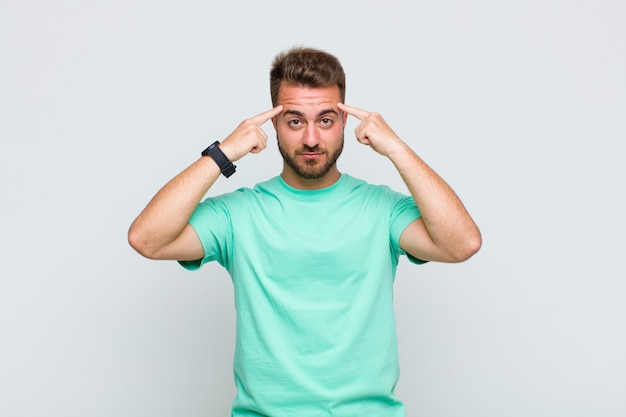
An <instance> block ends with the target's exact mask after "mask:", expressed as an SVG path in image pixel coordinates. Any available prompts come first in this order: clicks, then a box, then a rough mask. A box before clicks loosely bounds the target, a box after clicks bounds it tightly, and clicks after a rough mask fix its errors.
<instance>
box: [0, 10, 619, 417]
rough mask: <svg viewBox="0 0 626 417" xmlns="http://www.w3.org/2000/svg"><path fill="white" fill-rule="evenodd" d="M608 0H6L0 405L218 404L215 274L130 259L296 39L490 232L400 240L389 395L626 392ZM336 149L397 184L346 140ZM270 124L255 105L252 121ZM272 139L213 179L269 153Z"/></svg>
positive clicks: (612, 26) (446, 408) (253, 165)
mask: <svg viewBox="0 0 626 417" xmlns="http://www.w3.org/2000/svg"><path fill="white" fill-rule="evenodd" d="M625 12H626V3H624V2H623V1H618V0H615V1H610V0H599V1H579V2H570V1H565V0H560V1H558V0H541V1H539V0H527V1H508V2H506V1H495V0H491V1H489V0H470V1H460V0H450V1H434V0H425V1H419V2H409V1H406V2H402V1H393V0H391V1H385V2H383V1H377V2H373V1H364V0H350V1H328V0H322V1H316V2H303V1H286V0H283V1H266V2H263V1H228V2H209V1H204V2H201V1H185V0H183V1H176V2H174V1H170V2H166V1H158V0H157V1H154V0H150V1H148V0H145V1H139V0H124V1H122V0H108V1H104V0H99V1H90V2H87V1H68V0H59V1H43V0H24V1H22V0H20V1H9V0H0V164H1V165H0V192H1V194H0V195H1V200H0V210H1V216H0V245H1V247H0V249H1V250H0V256H1V260H2V262H1V263H0V415H2V416H7V417H31V416H44V415H45V416H48V417H55V416H59V417H61V416H62V417H83V416H90V417H100V416H115V417H125V416H129V417H130V416H133V417H141V416H146V417H147V416H150V417H160V416H163V417H165V416H174V415H176V416H188V417H193V416H226V415H229V410H230V403H231V401H232V398H233V395H234V384H233V376H232V358H233V346H234V307H233V299H232V298H233V297H232V284H231V282H230V279H229V277H228V275H227V274H226V273H225V271H224V270H223V269H221V268H220V267H219V266H218V265H217V264H215V265H208V266H206V267H204V268H203V269H202V270H201V271H199V272H193V273H192V272H187V271H185V270H183V269H182V268H180V267H179V266H178V265H177V264H176V263H175V262H156V261H149V260H146V259H143V258H141V257H140V256H139V255H138V254H136V253H135V252H134V251H133V250H132V249H131V248H130V247H129V245H128V244H127V241H126V232H127V229H128V227H129V225H130V223H131V222H132V220H133V219H134V218H135V217H136V216H137V215H138V214H139V212H140V211H141V210H142V209H143V207H144V206H145V205H146V204H147V202H148V201H149V199H150V198H151V197H152V196H153V195H154V194H155V193H156V192H157V191H158V189H159V188H160V187H161V186H162V185H163V184H165V182H166V181H168V180H169V179H170V178H172V177H173V176H175V175H176V174H177V173H178V172H179V171H181V170H182V169H184V168H185V167H186V166H187V165H189V164H190V163H192V162H193V161H194V160H195V159H196V158H198V156H199V153H200V151H201V150H202V149H204V147H206V146H207V145H208V144H209V143H211V142H213V141H214V140H221V139H223V138H224V137H226V136H227V135H228V134H229V133H230V132H231V131H232V130H233V129H234V128H235V127H236V126H237V125H238V124H239V123H240V122H241V121H242V120H243V119H245V118H248V117H251V116H253V115H255V114H258V113H260V112H262V111H264V110H267V109H269V108H270V107H271V104H270V100H269V91H268V90H269V89H268V84H269V83H268V70H269V66H270V64H271V60H272V58H273V57H274V55H275V54H276V53H278V52H280V51H282V50H284V49H286V48H289V47H291V46H293V45H307V46H314V47H318V48H322V49H325V50H327V51H329V52H331V53H333V54H335V55H337V56H338V57H339V58H340V59H341V60H342V62H343V64H344V67H345V69H346V72H347V76H348V83H347V84H348V95H347V103H348V104H351V105H353V106H356V107H361V108H364V109H367V110H371V111H377V112H379V113H381V114H382V115H383V116H384V117H385V119H386V120H387V122H388V123H389V124H390V125H391V126H392V127H393V129H394V130H395V131H396V133H398V134H399V135H400V136H401V137H402V138H403V139H404V140H405V141H406V142H407V143H409V144H410V145H411V147H412V148H413V149H414V150H415V151H416V152H417V153H418V154H419V155H421V156H422V157H423V158H424V159H425V160H426V161H427V162H428V163H429V164H430V165H431V166H432V167H433V168H434V169H435V170H436V171H437V172H439V173H440V174H441V176H442V177H443V178H444V179H446V180H447V181H448V182H449V183H450V184H451V185H452V187H453V188H454V189H455V190H456V191H457V193H458V194H459V195H460V197H461V199H462V200H463V201H464V203H465V204H466V206H467V208H468V209H469V211H470V213H471V214H472V215H473V217H474V218H475V220H476V222H477V223H478V225H479V226H480V228H481V230H482V233H483V239H484V245H483V248H482V250H481V251H480V252H479V253H478V254H477V255H476V256H475V257H474V258H472V259H471V260H470V261H468V262H466V263H462V264H455V265H445V264H434V263H431V264H427V265H424V266H419V267H417V266H413V265H410V264H409V263H408V261H407V260H406V259H403V260H402V261H401V264H400V267H399V270H398V276H397V278H396V300H395V301H396V312H397V321H398V333H399V341H400V354H401V358H400V360H401V367H402V372H401V378H400V382H399V384H398V387H397V393H398V395H399V396H400V397H401V398H402V399H403V400H404V401H405V403H406V408H407V416H408V417H409V416H424V417H427V416H432V417H448V416H450V417H452V416H463V417H474V416H475V417H491V416H493V417H501V416H507V417H517V416H519V417H527V416H534V417H540V416H546V417H547V416H550V417H553V416H568V417H572V416H581V417H582V416H585V417H587V416H591V415H593V416H603V417H613V416H615V417H617V416H624V415H626V399H625V398H626V397H625V396H624V393H626V359H625V357H626V355H624V352H626V331H625V329H626V320H625V319H626V307H625V303H624V300H625V299H626V285H625V284H624V279H625V278H626V267H625V266H624V263H623V257H624V250H625V249H626V244H625V238H624V235H625V232H626V227H625V226H626V222H625V220H624V213H625V212H626V195H625V189H626V184H625V183H626V181H625V180H626V168H625V165H624V162H623V159H624V156H625V155H626V145H625V142H626V141H625V140H626V79H625V78H626V77H625V74H626V26H625V25H624V20H625V17H626V13H625ZM355 126H356V123H355V121H354V119H351V121H350V124H349V126H348V128H347V130H346V146H345V150H344V153H343V155H342V157H341V158H340V161H339V167H340V169H341V170H342V171H344V172H348V173H350V174H352V175H354V176H357V177H361V178H364V179H366V180H368V181H370V182H374V183H384V184H389V185H390V186H392V187H393V188H395V189H398V190H401V191H404V190H406V187H405V186H404V184H403V183H402V181H401V179H400V178H399V176H398V174H397V173H396V171H395V170H394V168H393V166H392V165H391V163H390V162H389V161H388V160H386V159H384V158H382V157H380V156H379V155H377V154H376V153H375V152H373V151H372V150H371V149H369V148H367V147H364V146H362V145H359V144H358V143H356V141H355V140H354V138H353V134H352V131H353V129H354V127H355ZM265 128H266V130H267V132H268V134H269V135H270V137H271V138H273V137H274V132H273V131H272V129H271V124H267V125H266V126H265ZM280 168H281V159H280V156H279V155H278V151H277V150H276V146H275V141H274V140H273V139H272V140H270V144H269V146H268V148H267V149H266V150H265V151H264V152H262V153H261V154H259V155H250V156H248V157H246V158H244V159H242V160H241V161H239V163H238V171H237V173H236V175H234V176H233V177H231V178H230V179H228V180H226V179H220V180H219V181H218V183H217V184H216V185H215V187H214V189H212V190H211V194H218V193H222V192H226V191H230V190H234V189H235V188H238V187H241V186H251V185H253V184H254V183H256V182H257V181H260V180H263V179H266V178H268V177H270V176H273V175H276V174H278V173H279V172H280Z"/></svg>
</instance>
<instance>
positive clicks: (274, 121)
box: [272, 116, 278, 130]
mask: <svg viewBox="0 0 626 417" xmlns="http://www.w3.org/2000/svg"><path fill="white" fill-rule="evenodd" d="M277 121H278V116H274V117H272V125H274V130H276V122H277Z"/></svg>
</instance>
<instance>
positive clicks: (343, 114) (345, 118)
mask: <svg viewBox="0 0 626 417" xmlns="http://www.w3.org/2000/svg"><path fill="white" fill-rule="evenodd" d="M342 119H343V120H342V122H343V127H344V129H345V128H346V124H347V123H348V113H346V112H345V111H344V112H342Z"/></svg>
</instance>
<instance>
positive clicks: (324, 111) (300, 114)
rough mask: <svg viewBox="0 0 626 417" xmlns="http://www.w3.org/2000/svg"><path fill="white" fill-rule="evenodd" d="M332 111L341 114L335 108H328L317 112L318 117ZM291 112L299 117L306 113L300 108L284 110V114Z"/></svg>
mask: <svg viewBox="0 0 626 417" xmlns="http://www.w3.org/2000/svg"><path fill="white" fill-rule="evenodd" d="M331 113H332V114H335V115H339V113H337V111H336V110H334V109H326V110H322V111H320V112H319V113H318V114H317V116H316V117H321V116H324V115H327V114H331ZM289 114H293V115H295V116H298V117H304V113H302V112H301V111H298V110H285V111H284V112H283V115H289Z"/></svg>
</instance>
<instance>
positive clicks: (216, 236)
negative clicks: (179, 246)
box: [179, 198, 233, 270]
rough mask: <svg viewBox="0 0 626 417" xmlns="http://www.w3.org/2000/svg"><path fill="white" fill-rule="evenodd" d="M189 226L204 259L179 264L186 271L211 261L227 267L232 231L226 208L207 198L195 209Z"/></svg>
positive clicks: (223, 204) (217, 200)
mask: <svg viewBox="0 0 626 417" xmlns="http://www.w3.org/2000/svg"><path fill="white" fill-rule="evenodd" d="M189 224H190V225H191V227H192V228H193V229H194V231H195V232H196V234H197V235H198V238H199V239H200V242H201V243H202V248H203V249H204V257H203V258H202V259H199V260H197V261H179V264H180V265H181V266H182V267H184V268H185V269H188V270H196V269H198V268H200V267H201V266H202V265H204V264H205V263H207V262H211V261H217V262H218V263H219V264H220V265H222V266H224V267H227V266H228V264H229V262H230V258H231V256H230V248H231V247H232V245H231V243H232V230H233V229H232V221H231V216H230V211H229V210H228V206H227V205H226V204H225V203H224V202H223V201H221V200H220V199H218V198H207V199H206V200H205V201H203V202H202V203H200V204H199V205H198V207H196V210H195V211H194V212H193V214H192V215H191V218H190V219H189Z"/></svg>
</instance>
